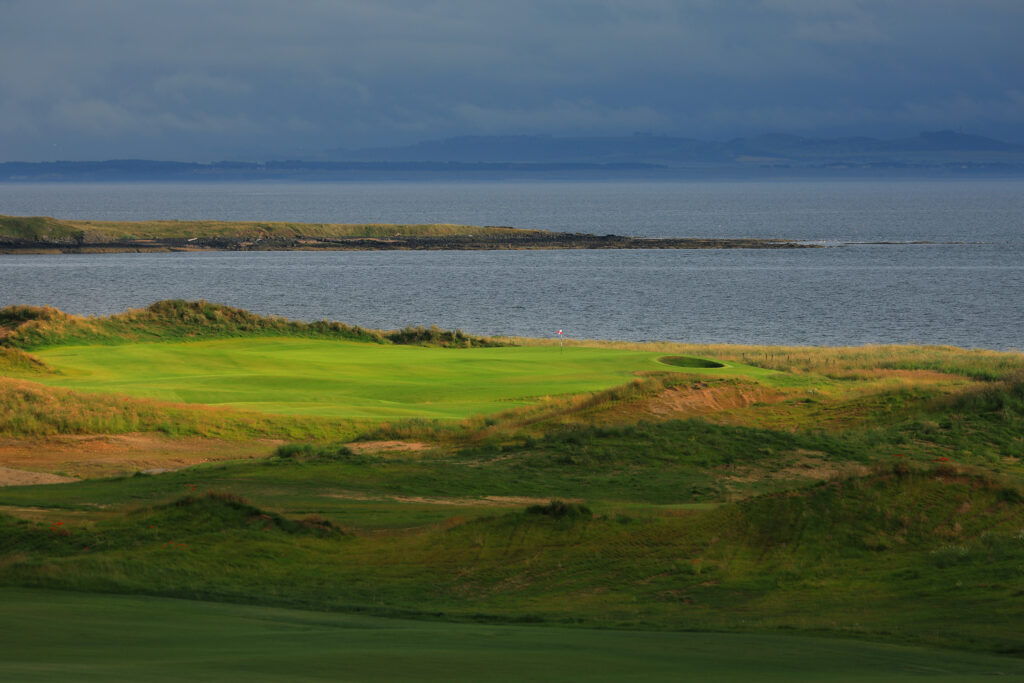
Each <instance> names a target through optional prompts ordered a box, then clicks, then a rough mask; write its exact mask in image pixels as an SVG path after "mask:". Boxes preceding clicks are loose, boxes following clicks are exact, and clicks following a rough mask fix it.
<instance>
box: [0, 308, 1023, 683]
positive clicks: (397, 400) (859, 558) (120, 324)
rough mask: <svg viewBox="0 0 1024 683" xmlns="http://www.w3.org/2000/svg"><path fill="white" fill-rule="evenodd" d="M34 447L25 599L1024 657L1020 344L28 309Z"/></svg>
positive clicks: (24, 494)
mask: <svg viewBox="0 0 1024 683" xmlns="http://www.w3.org/2000/svg"><path fill="white" fill-rule="evenodd" d="M4 468H10V469H4ZM27 470H32V471H33V472H35V473H47V474H51V475H52V474H63V475H73V476H76V477H79V478H81V480H80V481H77V482H72V483H62V484H54V485H35V486H4V487H0V555H2V557H3V558H4V559H3V560H2V561H0V585H2V586H6V587H7V588H6V589H5V590H8V591H9V590H11V589H12V588H17V589H18V590H24V589H29V588H31V589H60V590H63V591H81V592H82V594H83V595H85V594H91V593H95V592H103V593H124V594H132V595H136V596H165V597H185V598H190V599H200V600H215V601H222V602H233V603H248V604H251V605H257V606H261V607H260V609H266V608H269V607H271V606H274V607H277V608H283V607H289V608H302V609H313V610H326V611H338V612H346V613H349V614H362V615H377V616H387V617H392V618H393V617H399V616H401V617H410V618H416V619H432V620H449V621H462V622H476V623H477V625H479V624H481V623H486V624H502V623H504V624H510V623H516V622H530V623H542V624H547V625H548V626H555V625H558V626H579V625H583V626H597V627H603V628H615V629H624V628H628V629H638V630H639V631H640V632H646V633H647V637H650V638H655V637H662V636H663V635H665V632H670V631H676V632H678V631H713V632H716V633H718V634H719V635H721V633H722V632H728V633H730V634H733V635H732V637H752V636H753V635H755V634H756V635H758V636H759V637H767V636H769V635H771V636H778V635H779V634H793V633H799V634H802V635H804V636H809V635H814V636H821V635H827V636H829V637H831V638H838V637H845V638H850V637H852V638H858V639H865V640H872V641H882V642H885V643H888V644H889V646H893V645H895V644H915V645H917V646H928V647H934V648H952V649H959V650H961V651H963V650H976V651H984V652H987V653H1003V654H1004V655H1008V656H1010V657H1012V659H1005V660H996V661H1005V662H1008V663H1007V665H1006V667H1005V670H1006V671H1016V670H1017V669H1014V668H1013V667H1015V666H1016V667H1018V668H1019V665H1020V659H1019V658H1020V656H1021V655H1022V654H1024V635H1022V633H1021V631H1020V628H1019V625H1020V623H1022V622H1024V602H1022V601H1021V599H1020V597H1021V590H1022V586H1024V536H1022V534H1024V531H1022V530H1024V354H1021V353H1017V352H995V351H982V350H964V349H956V348H952V347H925V346H878V347H850V348H787V347H767V346H766V347H753V346H730V345H697V344H675V343H657V344H626V343H618V342H588V341H571V342H569V341H566V342H565V343H564V344H563V346H562V347H561V348H560V347H559V342H558V341H557V340H535V339H534V340H531V339H515V340H513V343H509V342H508V341H505V342H504V343H500V344H499V343H498V341H497V340H493V339H484V338H477V337H472V336H469V335H465V334H462V333H459V332H446V331H443V330H438V329H421V330H406V331H398V332H387V331H379V330H365V329H361V328H357V327H352V326H348V325H345V324H342V323H334V322H316V323H304V322H296V321H289V320H286V319H283V318H275V317H267V316H258V315H255V314H252V313H249V312H247V311H242V310H239V309H234V308H230V307H225V306H219V305H217V304H209V303H206V302H181V301H169V302H159V303H157V304H154V305H152V306H150V307H148V308H146V309H141V310H138V311H129V312H126V313H123V314H119V315H115V316H108V317H103V318H80V317H76V316H70V315H67V314H64V313H62V312H60V311H56V310H55V309H42V308H32V307H9V308H7V309H3V310H2V311H0V482H2V481H4V477H7V478H8V480H9V481H10V482H11V483H17V481H20V480H18V479H17V478H16V476H15V474H12V473H15V472H16V471H27ZM112 475H113V476H112ZM42 594H45V595H50V594H49V593H41V595H42ZM19 595H24V593H19ZM324 618H325V619H326V618H327V617H326V616H325V617H324ZM332 618H333V617H332ZM0 621H2V618H0ZM425 628H426V627H425ZM430 628H433V627H430ZM467 628H469V626H468V625H467ZM656 632H662V633H660V634H659V633H656ZM550 633H556V630H555V629H552V630H551V631H550ZM557 633H558V634H561V633H562V632H561V631H557ZM738 634H742V636H741V635H738ZM638 637H640V636H638ZM722 637H724V636H722ZM557 638H558V639H561V640H559V641H558V642H569V638H568V636H565V635H558V636H557ZM833 642H834V643H837V642H838V641H833ZM459 647H462V646H461V645H460V646H459ZM467 647H469V646H467ZM815 647H817V648H819V649H818V650H815V652H817V653H818V654H820V655H821V656H823V657H826V658H827V657H828V656H830V655H827V652H831V650H829V649H828V648H827V647H825V646H823V645H818V646H815ZM936 652H937V653H938V654H936V656H937V657H938V656H939V655H940V654H941V656H948V655H949V653H948V652H947V653H944V654H943V653H941V652H939V651H936ZM957 656H962V657H967V655H957ZM958 661H966V660H958ZM999 670H1001V669H999V668H998V667H997V668H994V669H993V668H990V669H986V671H999ZM970 671H971V672H974V673H977V672H978V670H977V669H970Z"/></svg>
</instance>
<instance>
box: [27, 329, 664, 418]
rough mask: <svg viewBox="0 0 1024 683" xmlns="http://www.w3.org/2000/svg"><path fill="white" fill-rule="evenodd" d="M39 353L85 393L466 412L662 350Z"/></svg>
mask: <svg viewBox="0 0 1024 683" xmlns="http://www.w3.org/2000/svg"><path fill="white" fill-rule="evenodd" d="M35 355H36V356H37V357H38V358H40V359H41V360H43V361H44V362H45V363H47V364H48V365H50V366H51V367H53V368H54V369H55V370H57V371H58V372H57V373H56V374H52V375H47V376H41V377H39V378H38V379H37V381H39V382H42V383H46V384H50V385H58V386H64V387H68V388H73V389H76V390H78V391H83V392H92V393H96V392H102V393H121V394H128V395H135V396H143V397H149V398H158V399H162V400H175V401H185V402H188V403H203V404H210V405H220V406H231V407H235V408H245V409H250V410H258V411H260V412H265V413H275V414H297V415H321V416H329V417H334V418H378V419H380V418H385V419H387V418H399V417H408V416H421V417H436V418H449V419H450V418H466V417H469V416H472V415H478V414H481V413H489V412H497V411H501V410H505V409H508V408H509V407H514V406H522V405H528V404H531V403H534V402H536V401H537V400H538V399H540V397H544V396H552V395H558V394H577V393H582V392H589V391H594V390H600V389H605V388H608V387H610V386H613V385H617V384H621V383H623V382H625V381H627V380H629V379H630V378H631V377H632V376H633V373H634V372H636V371H638V370H643V369H656V368H657V365H656V363H655V356H654V355H653V354H649V353H648V354H643V353H636V352H628V351H609V350H601V349H575V350H574V352H573V353H561V354H560V353H558V351H557V350H554V349H551V348H543V347H504V348H465V349H447V348H443V347H428V346H399V345H390V346H386V347H381V346H380V345H377V344H368V343H357V342H350V341H332V340H316V339H308V340H307V339H297V338H287V337H274V338H245V339H237V340H235V339H225V340H209V341H198V342H187V343H159V344H155V343H148V344H123V345H121V346H119V347H118V349H117V353H116V354H112V353H110V352H109V350H108V349H106V348H104V347H102V346H62V347H59V348H51V349H44V350H41V351H36V352H35Z"/></svg>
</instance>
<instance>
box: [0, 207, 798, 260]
mask: <svg viewBox="0 0 1024 683" xmlns="http://www.w3.org/2000/svg"><path fill="white" fill-rule="evenodd" d="M809 246H814V245H807V244H803V243H797V242H793V241H788V240H782V239H748V238H740V239H717V238H675V239H653V238H635V237H623V236H621V235H600V236H599V235H591V234H586V233H562V232H551V231H548V230H537V229H524V228H511V227H503V226H475V225H451V224H422V225H406V224H390V223H387V224H349V223H281V222H276V223H275V222H266V221H159V220H155V221H91V220H64V219H57V218H51V217H48V216H2V215H0V253H54V252H58V253H59V252H77V253H82V252H85V253H88V252H95V253H99V252H120V251H202V250H220V251H224V250H231V251H238V250H242V251H254V250H263V251H267V250H278V251H279V250H325V249H326V250H330V249H334V250H388V249H469V250H493V249H765V248H797V247H809Z"/></svg>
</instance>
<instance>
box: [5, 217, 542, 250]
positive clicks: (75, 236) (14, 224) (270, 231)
mask: <svg viewBox="0 0 1024 683" xmlns="http://www.w3.org/2000/svg"><path fill="white" fill-rule="evenodd" d="M538 232H541V231H538V230H521V229H514V228H498V227H480V226H471V225H448V224H430V225H405V224H342V223H268V222H265V221H80V220H59V219H56V218H49V217H45V216H36V217H21V216H0V237H4V236H6V237H12V238H17V239H23V240H31V241H37V242H53V243H58V244H60V243H69V242H70V243H75V242H80V243H84V244H89V243H97V242H116V241H119V240H129V239H131V240H140V239H141V240H145V239H166V238H183V239H190V238H193V237H221V236H223V237H241V238H248V239H257V238H274V237H284V238H295V237H391V236H393V235H396V234H401V235H404V236H407V237H408V236H424V237H427V236H432V237H443V236H451V235H495V236H500V235H514V234H535V233H538Z"/></svg>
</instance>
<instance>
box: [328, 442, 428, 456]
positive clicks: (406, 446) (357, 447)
mask: <svg viewBox="0 0 1024 683" xmlns="http://www.w3.org/2000/svg"><path fill="white" fill-rule="evenodd" d="M345 445H346V446H347V447H348V448H349V449H350V450H351V451H352V452H354V453H359V454H363V453H381V452H402V453H418V452H420V451H426V450H429V449H431V448H433V446H431V445H430V444H426V443H418V442H416V441H353V442H351V443H347V444H345Z"/></svg>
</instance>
